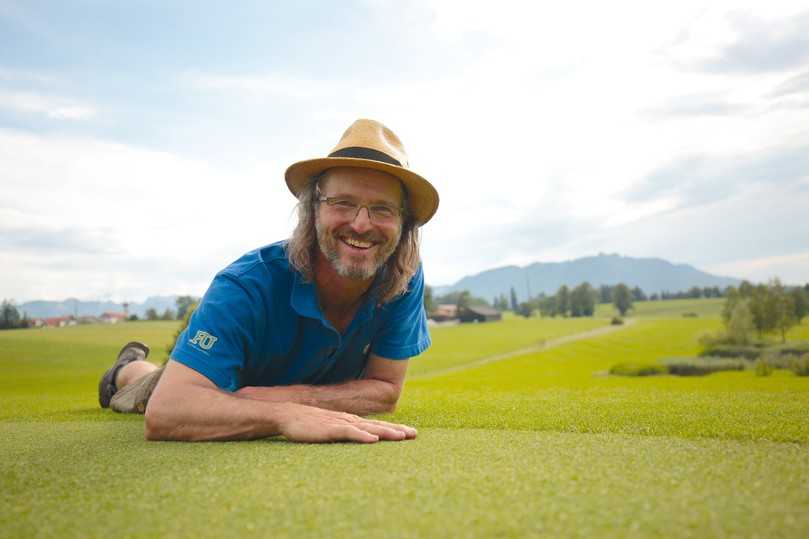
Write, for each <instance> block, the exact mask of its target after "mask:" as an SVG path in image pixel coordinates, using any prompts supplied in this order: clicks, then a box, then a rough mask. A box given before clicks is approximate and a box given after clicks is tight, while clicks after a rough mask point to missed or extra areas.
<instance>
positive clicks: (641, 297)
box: [632, 286, 646, 301]
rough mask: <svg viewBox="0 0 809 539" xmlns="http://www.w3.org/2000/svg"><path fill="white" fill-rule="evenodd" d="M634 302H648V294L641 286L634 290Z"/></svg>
mask: <svg viewBox="0 0 809 539" xmlns="http://www.w3.org/2000/svg"><path fill="white" fill-rule="evenodd" d="M632 300H633V301H646V294H645V293H644V292H643V290H641V289H640V287H639V286H636V287H635V288H633V289H632Z"/></svg>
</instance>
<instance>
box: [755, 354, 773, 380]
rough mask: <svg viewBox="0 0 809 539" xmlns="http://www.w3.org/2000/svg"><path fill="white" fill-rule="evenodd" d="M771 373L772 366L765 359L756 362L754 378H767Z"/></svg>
mask: <svg viewBox="0 0 809 539" xmlns="http://www.w3.org/2000/svg"><path fill="white" fill-rule="evenodd" d="M772 371H773V368H772V365H770V364H769V362H768V361H767V360H766V359H763V358H760V359H758V360H757V361H756V376H769V375H771V374H772Z"/></svg>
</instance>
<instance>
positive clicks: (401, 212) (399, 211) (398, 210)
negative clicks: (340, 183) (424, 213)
mask: <svg viewBox="0 0 809 539" xmlns="http://www.w3.org/2000/svg"><path fill="white" fill-rule="evenodd" d="M336 200H344V201H346V202H351V203H352V204H355V202H354V201H353V200H351V199H350V198H347V197H327V196H324V195H323V194H322V193H321V192H320V185H317V184H316V185H315V201H317V202H318V203H321V202H325V203H326V205H328V206H329V207H330V208H334V207H335V203H334V202H333V201H336ZM356 206H357V211H356V212H354V217H352V218H351V220H352V221H354V220H355V219H356V218H357V216H358V215H359V214H360V210H361V209H363V208H365V210H366V211H367V212H368V219H369V220H370V221H371V222H372V223H375V224H388V223H379V222H377V221H375V220H374V217H373V213H372V212H371V206H384V207H386V208H388V209H390V210H393V211H394V214H393V220H395V219H396V218H398V219H400V220H402V221H404V216H405V211H406V208H405V206H399V207H396V206H390V205H388V204H385V203H376V204H356ZM391 224H392V223H391Z"/></svg>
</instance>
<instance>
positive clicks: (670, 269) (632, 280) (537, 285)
mask: <svg viewBox="0 0 809 539" xmlns="http://www.w3.org/2000/svg"><path fill="white" fill-rule="evenodd" d="M585 281H586V282H589V283H590V284H591V285H593V286H594V287H598V286H601V285H615V284H618V283H621V282H622V283H625V284H627V285H629V286H630V287H635V286H638V287H640V288H641V289H642V290H643V291H644V292H645V293H647V294H653V293H655V292H657V293H660V292H664V291H665V292H680V291H685V290H688V289H689V288H691V287H693V286H698V287H700V288H702V287H706V286H710V287H713V286H718V287H720V288H724V287H726V286H730V285H733V286H735V285H738V284H739V283H740V282H741V280H740V279H736V278H733V277H724V276H718V275H712V274H710V273H707V272H704V271H701V270H699V269H697V268H695V267H694V266H692V265H690V264H683V263H677V264H675V263H673V262H669V261H668V260H665V259H663V258H658V257H630V256H624V255H619V254H617V253H613V254H605V253H599V254H598V255H591V256H585V257H581V258H575V259H572V260H565V261H561V262H534V263H533V264H529V265H527V266H516V265H508V266H502V267H499V268H493V269H489V270H485V271H482V272H479V273H476V274H473V275H468V276H465V277H462V278H461V279H459V280H458V281H456V282H455V283H454V284H451V285H443V286H434V287H433V293H434V294H435V295H437V296H440V295H443V294H446V293H448V292H456V291H460V290H469V291H470V292H471V293H472V295H473V296H477V297H481V298H483V299H486V300H488V301H491V300H492V299H493V298H494V297H496V296H499V295H500V294H505V295H506V297H508V296H509V293H510V290H511V288H512V287H514V291H515V293H516V294H517V299H518V300H519V301H524V300H525V299H527V298H528V296H529V295H530V296H536V295H538V294H540V293H545V294H553V293H555V292H556V291H557V290H558V289H559V287H560V286H562V285H567V286H569V287H573V286H576V285H578V284H580V283H583V282H585Z"/></svg>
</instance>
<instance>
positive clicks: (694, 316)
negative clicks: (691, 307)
mask: <svg viewBox="0 0 809 539" xmlns="http://www.w3.org/2000/svg"><path fill="white" fill-rule="evenodd" d="M698 316H699V315H698V314H697V313H683V318H697V317H698Z"/></svg>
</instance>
